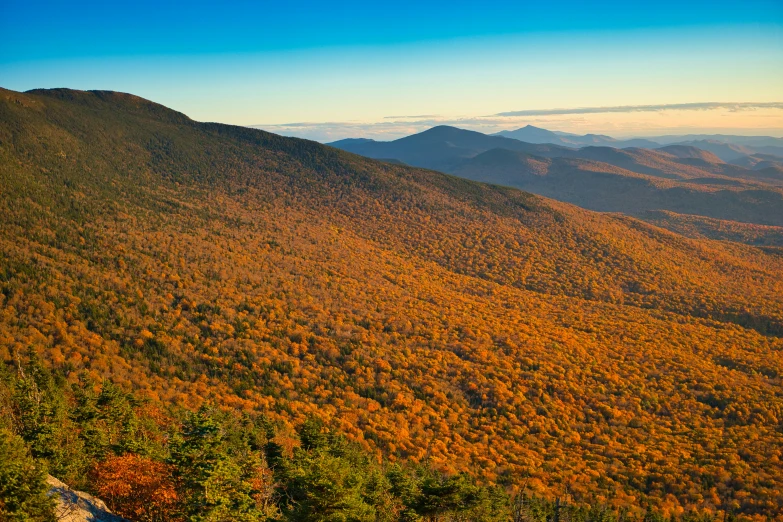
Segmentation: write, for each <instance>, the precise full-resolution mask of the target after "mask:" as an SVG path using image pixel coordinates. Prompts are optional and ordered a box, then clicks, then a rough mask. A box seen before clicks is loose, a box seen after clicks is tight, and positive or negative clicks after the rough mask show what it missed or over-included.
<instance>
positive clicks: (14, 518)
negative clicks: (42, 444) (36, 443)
mask: <svg viewBox="0 0 783 522" xmlns="http://www.w3.org/2000/svg"><path fill="white" fill-rule="evenodd" d="M45 479H46V473H45V472H44V470H43V467H42V466H41V465H40V464H39V463H37V462H36V461H35V460H34V459H33V458H32V457H31V456H30V454H29V453H28V451H27V448H25V444H24V441H23V440H22V439H21V438H20V437H19V436H17V435H14V434H13V433H11V432H10V431H8V430H6V429H0V520H4V521H8V522H28V521H29V522H33V521H36V522H37V521H41V522H49V521H52V522H54V520H56V518H55V515H54V502H53V501H52V499H50V498H49V497H48V496H47V494H46V492H47V490H48V487H47V485H46V480H45Z"/></svg>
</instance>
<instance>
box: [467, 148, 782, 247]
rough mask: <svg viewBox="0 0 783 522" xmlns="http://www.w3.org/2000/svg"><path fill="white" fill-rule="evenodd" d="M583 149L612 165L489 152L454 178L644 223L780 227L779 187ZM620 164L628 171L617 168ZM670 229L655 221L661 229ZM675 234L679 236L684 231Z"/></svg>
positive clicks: (635, 155)
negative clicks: (651, 218) (685, 218)
mask: <svg viewBox="0 0 783 522" xmlns="http://www.w3.org/2000/svg"><path fill="white" fill-rule="evenodd" d="M588 149H589V148H588ZM601 149H603V148H601ZM582 151H585V152H586V153H585V154H583V156H584V157H587V158H601V159H604V160H606V161H607V162H608V161H611V162H612V164H610V163H607V162H601V161H595V160H592V159H581V158H580V159H571V158H562V157H561V158H541V157H537V156H532V155H529V154H524V153H520V152H514V151H510V150H506V149H494V150H491V151H487V152H484V153H482V154H479V155H478V156H476V157H474V158H471V159H470V160H468V161H466V162H464V163H463V164H461V165H460V166H459V167H457V168H455V169H453V170H452V173H453V174H455V175H458V176H461V177H464V178H468V179H473V180H476V181H482V182H486V183H495V184H499V185H506V186H509V187H516V188H520V189H523V190H527V191H530V192H534V193H536V194H541V195H543V196H547V197H551V198H556V199H558V200H561V201H567V202H569V203H573V204H575V205H579V206H581V207H584V208H588V209H592V210H598V211H602V212H623V213H625V214H629V215H633V216H637V217H640V218H642V219H646V218H647V215H648V214H647V213H648V212H650V211H656V210H668V211H673V212H676V213H680V214H691V215H700V216H705V217H711V218H714V219H722V220H724V221H734V222H740V223H742V222H744V223H749V224H759V225H772V226H783V190H781V189H780V188H776V187H772V186H765V185H758V184H756V183H750V182H747V180H742V179H736V178H731V177H728V176H725V175H715V174H711V173H709V172H705V171H703V170H702V169H701V168H700V166H694V167H693V168H690V167H688V168H681V167H678V166H676V165H674V166H673V165H672V164H671V162H667V161H665V160H666V158H663V160H664V161H661V158H660V157H659V155H658V154H656V153H652V152H651V151H647V150H645V149H639V150H633V149H625V150H618V149H608V150H600V149H597V150H595V151H589V150H587V149H582ZM580 152H581V151H580ZM640 153H641V154H640ZM700 161H701V160H700ZM618 164H620V165H625V166H626V167H627V169H623V168H620V167H616V166H615V165H618ZM699 174H701V177H698V176H699ZM667 223H668V221H656V224H658V225H659V226H662V225H663V226H665V225H666V224H667ZM677 230H678V231H679V232H680V233H684V229H681V228H678V229H677ZM706 230H707V229H705V231H706ZM715 237H716V238H717V237H718V236H717V235H716V236H715ZM737 237H741V236H737ZM782 245H783V244H782Z"/></svg>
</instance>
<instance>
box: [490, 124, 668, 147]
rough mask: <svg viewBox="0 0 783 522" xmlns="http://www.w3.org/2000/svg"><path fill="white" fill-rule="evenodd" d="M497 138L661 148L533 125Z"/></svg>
mask: <svg viewBox="0 0 783 522" xmlns="http://www.w3.org/2000/svg"><path fill="white" fill-rule="evenodd" d="M495 136H503V137H504V138H513V139H515V140H520V141H526V142H528V143H552V144H554V145H563V146H566V147H585V146H588V145H607V146H609V147H617V148H625V147H645V148H655V147H660V146H661V144H660V143H656V142H654V141H650V140H647V139H642V138H638V139H630V140H617V139H614V138H612V137H611V136H604V135H602V134H585V135H584V136H579V135H577V134H567V133H556V132H552V131H549V130H546V129H541V128H539V127H534V126H533V125H528V126H526V127H522V128H521V129H517V130H514V131H501V132H498V133H497V134H495Z"/></svg>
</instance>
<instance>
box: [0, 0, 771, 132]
mask: <svg viewBox="0 0 783 522" xmlns="http://www.w3.org/2000/svg"><path fill="white" fill-rule="evenodd" d="M0 86H3V87H6V88H10V89H15V90H27V89H31V88H36V87H61V86H64V87H73V88H80V89H113V90H121V91H127V92H133V93H135V94H139V95H141V96H144V97H147V98H150V99H152V100H155V101H158V102H161V103H164V104H165V105H168V106H171V107H173V108H176V109H179V110H182V111H183V112H185V113H187V114H188V115H190V116H191V117H194V118H196V119H200V120H215V121H223V122H228V123H236V124H243V125H249V124H268V125H270V126H274V125H279V124H287V123H307V124H308V125H316V124H317V125H320V126H321V127H317V128H316V127H315V126H312V129H320V130H315V131H313V133H312V136H313V137H316V138H319V137H321V138H323V139H326V138H333V137H335V135H329V136H323V137H322V136H320V135H318V132H321V133H323V132H325V131H324V129H326V128H327V127H325V126H324V124H327V126H328V125H331V127H329V128H334V129H338V130H333V131H329V132H337V133H339V132H340V131H339V129H340V128H341V127H340V125H346V122H352V124H355V125H358V127H354V128H351V129H350V130H351V132H353V131H356V132H360V131H361V130H362V128H363V127H361V125H375V127H372V128H374V129H375V130H378V129H381V130H383V129H391V128H392V126H391V125H390V122H389V120H390V118H388V117H389V116H412V115H413V116H420V115H426V116H427V117H426V118H413V119H410V118H409V119H407V120H406V121H408V122H411V121H419V120H421V121H425V120H426V121H430V120H433V119H434V120H449V121H451V120H454V121H459V120H460V119H464V120H465V121H466V122H467V123H466V125H465V126H470V125H473V123H471V121H473V120H476V121H479V120H480V119H481V118H484V120H481V121H486V122H487V123H486V125H495V124H496V123H492V122H491V121H490V120H488V119H486V118H485V117H486V116H491V115H493V114H497V113H501V112H508V111H515V110H531V109H548V108H555V107H559V108H563V107H566V108H567V107H592V106H618V105H649V104H671V103H695V102H773V101H783V1H781V0H745V1H742V2H739V1H736V2H721V1H712V2H707V1H700V0H699V1H685V0H681V1H678V2H669V1H659V2H592V3H588V2H573V1H568V0H564V1H559V2H535V3H528V2H520V1H516V2H507V1H496V2H475V1H470V2H467V1H462V0H456V1H451V2H407V1H402V2H399V1H398V2H393V3H392V2H390V3H378V2H370V1H362V2H354V1H350V2H340V1H334V2H330V3H325V2H309V1H304V2H295V3H294V2H284V1H283V2H274V3H273V2H233V3H231V5H228V4H227V3H225V4H224V3H218V2H204V1H199V0H196V1H189V2H146V1H142V2H135V3H120V2H100V3H99V2H75V3H74V2H38V1H35V0H28V1H18V0H3V1H2V3H0ZM770 118H773V119H772V120H770V119H769V118H768V119H767V120H765V121H766V122H767V123H769V122H771V121H773V120H774V122H773V124H772V126H771V127H770V125H768V124H767V128H774V126H775V125H778V120H775V119H774V118H775V116H774V114H773V115H772V116H770ZM477 119H478V120H477ZM574 121H576V120H574ZM596 121H597V120H596ZM721 121H723V120H721ZM726 121H728V120H726ZM502 123H503V122H501V123H497V124H502ZM572 123H573V122H572ZM509 124H511V123H510V122H509ZM604 124H607V125H608V124H610V123H606V122H605V123H604ZM378 125H380V127H378ZM477 125H478V123H477ZM563 125H566V126H568V125H569V123H568V122H567V121H565V120H564V121H563ZM640 125H643V123H640ZM710 125H712V124H710ZM729 126H730V125H729ZM398 127H399V126H398ZM303 128H304V127H303ZM280 129H281V130H285V129H284V128H283V127H280ZM566 130H568V129H566ZM289 132H290V130H289ZM293 133H296V132H293ZM300 133H303V134H306V133H304V132H300ZM392 133H393V132H392Z"/></svg>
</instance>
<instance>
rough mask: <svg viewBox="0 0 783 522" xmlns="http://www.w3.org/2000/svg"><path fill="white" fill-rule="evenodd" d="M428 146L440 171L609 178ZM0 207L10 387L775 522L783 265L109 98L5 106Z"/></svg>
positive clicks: (33, 96)
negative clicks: (113, 394)
mask: <svg viewBox="0 0 783 522" xmlns="http://www.w3.org/2000/svg"><path fill="white" fill-rule="evenodd" d="M435 134H437V136H435V137H434V138H433V142H434V143H435V144H436V145H437V146H438V147H439V148H436V151H437V154H438V155H437V156H436V159H437V161H442V162H443V163H444V164H446V163H451V162H462V161H464V160H465V158H466V157H468V156H467V155H468V154H469V155H470V158H472V161H475V160H478V159H479V158H480V156H477V154H478V152H477V151H479V150H480V149H481V148H482V147H484V146H486V145H487V144H494V143H503V144H506V143H509V142H511V143H514V145H513V146H514V147H518V148H519V149H520V150H516V151H515V153H517V156H516V158H517V160H518V161H520V162H523V163H524V165H525V166H526V168H527V169H528V170H529V171H530V173H529V174H528V176H529V177H533V176H535V175H539V174H536V172H541V173H543V174H542V177H544V178H546V177H547V176H548V175H550V174H549V171H550V169H551V166H552V165H555V164H557V165H560V164H563V165H570V167H569V168H573V169H574V170H575V171H578V172H579V173H580V175H583V174H584V172H585V171H589V168H590V166H591V165H594V163H590V161H589V160H585V159H579V158H541V156H543V155H545V154H550V153H554V151H558V152H562V149H556V148H553V147H550V146H538V145H528V144H521V143H522V142H518V141H516V140H508V139H506V138H499V137H487V136H484V137H482V136H483V135H479V136H472V135H471V136H467V138H470V139H463V137H464V136H466V135H463V134H459V135H452V134H453V133H452V132H451V131H450V130H448V129H438V130H437V131H436V132H435ZM441 134H446V135H447V136H446V138H447V139H445V140H444V139H443V136H442V135H441ZM435 138H437V139H435ZM398 141H402V140H398ZM393 143H396V142H393ZM476 143H480V146H477V145H476ZM516 143H520V144H521V145H516ZM357 145H358V146H362V147H364V146H367V147H376V145H377V144H372V143H362V144H357ZM393 147H397V148H398V150H404V151H405V154H406V157H404V158H403V157H396V158H395V157H394V156H391V155H389V154H388V153H385V154H384V157H387V158H389V157H391V158H395V159H399V160H401V161H405V162H406V163H408V162H409V160H411V159H416V158H419V157H422V156H419V155H421V154H424V153H425V152H427V148H426V147H423V146H422V147H419V145H418V144H417V143H412V142H411V140H408V141H403V143H402V144H400V143H397V144H396V145H393ZM381 148H383V149H385V150H384V151H383V152H386V151H387V150H388V147H387V146H385V145H384V146H383V147H379V148H378V149H377V150H380V149H381ZM493 148H496V147H493ZM501 149H502V147H501ZM373 150H376V149H373ZM566 150H568V149H566ZM528 151H529V152H528ZM492 152H493V153H495V154H500V155H508V152H507V151H501V152H499V153H497V152H495V151H492ZM537 152H538V153H540V154H536V153H537ZM522 153H524V154H522ZM530 154H536V157H533V156H531V155H530ZM473 156H476V157H473ZM671 157H672V158H673V157H674V156H671ZM484 159H487V158H484ZM501 159H503V158H501ZM512 159H513V158H512ZM406 160H407V161H406ZM489 160H492V158H491V157H490V158H489ZM602 168H603V167H602ZM615 168H617V169H618V171H619V167H615ZM537 169H539V170H537ZM512 174H513V173H512ZM602 175H606V174H605V173H603V174H602ZM612 175H613V174H612ZM621 177H622V179H624V180H637V179H640V180H642V181H643V182H644V183H649V182H651V181H650V180H651V179H653V177H652V176H648V175H644V174H639V173H635V172H631V171H624V172H621ZM655 179H656V180H657V182H660V183H668V182H671V180H665V179H662V178H655ZM633 182H634V183H635V181H633ZM690 182H693V180H691V181H690ZM0 186H2V191H1V192H0V224H1V225H0V311H2V314H0V358H2V359H3V360H4V361H5V362H6V363H8V364H13V361H14V360H15V357H16V354H17V353H18V352H19V351H20V350H24V349H26V348H28V347H31V348H32V349H34V350H35V351H37V352H39V353H40V354H41V355H42V356H43V357H44V358H45V359H46V360H47V361H48V364H49V365H50V366H51V367H52V368H53V369H56V370H57V371H59V372H61V373H62V375H64V379H66V380H67V382H72V383H77V382H78V381H79V375H80V374H81V373H82V372H84V373H86V374H87V375H89V376H90V377H92V378H94V379H96V380H100V379H109V378H110V379H111V380H113V381H114V382H116V383H117V385H118V386H119V387H121V388H123V389H126V390H133V391H134V393H136V394H139V395H140V396H143V397H147V398H148V399H149V400H151V401H157V402H169V403H176V404H182V405H186V406H189V407H197V406H198V405H199V404H202V403H203V402H205V401H212V402H215V403H217V404H220V405H222V406H223V407H225V408H231V409H235V410H239V411H245V412H253V413H263V414H264V415H266V416H267V417H268V418H269V419H272V420H274V421H276V422H283V423H286V422H287V423H297V422H302V420H303V419H305V418H306V417H307V416H311V415H315V416H317V417H320V418H321V419H323V420H324V421H325V422H326V423H327V424H329V425H330V426H332V427H334V428H338V429H340V430H341V431H343V432H344V433H346V434H348V436H349V437H350V438H351V439H352V440H354V441H356V442H357V443H358V444H360V445H361V446H362V447H364V448H365V449H366V450H367V451H369V452H377V453H378V454H382V455H385V456H386V458H388V459H390V460H392V461H402V462H427V463H429V464H430V465H432V466H434V467H436V468H438V469H440V470H442V471H443V472H444V473H448V474H452V473H455V472H457V471H466V472H469V473H471V474H473V475H474V476H476V477H479V478H480V479H481V480H483V481H487V482H493V483H498V484H501V485H505V486H511V485H512V484H520V483H521V482H524V483H525V484H526V485H527V487H528V488H530V489H532V490H533V491H536V492H538V493H540V494H543V495H549V496H554V495H562V494H564V492H565V491H566V490H567V491H568V494H569V495H570V496H571V497H572V498H574V499H575V500H576V501H588V500H590V499H592V500H597V501H599V502H607V503H611V504H612V505H616V506H622V505H628V506H631V505H640V504H645V503H650V504H651V505H654V506H656V507H657V508H659V509H661V510H662V511H664V512H665V513H670V514H680V513H683V512H684V510H687V509H701V510H706V511H707V512H717V511H719V510H732V512H734V513H741V514H745V515H747V516H753V515H755V516H760V515H769V516H780V515H781V506H782V505H783V503H781V498H780V491H781V490H783V471H782V468H781V466H780V458H781V457H783V455H781V448H783V431H781V429H780V426H781V419H783V397H781V394H780V385H781V378H783V356H781V354H783V277H781V274H783V255H782V254H781V251H780V249H777V248H755V247H751V246H747V245H743V244H738V243H732V242H724V241H712V240H706V239H700V240H696V239H689V238H686V237H683V236H681V235H679V234H676V233H672V232H669V231H667V230H664V229H662V228H659V227H657V226H654V225H651V224H648V223H645V222H643V221H640V220H638V219H634V218H632V217H628V216H623V215H610V214H600V213H595V212H591V211H588V210H584V209H581V208H578V207H575V206H572V205H569V204H566V203H561V202H557V201H554V200H550V199H546V198H543V197H540V196H536V195H533V194H530V193H526V192H521V191H519V190H516V189H513V188H508V187H501V186H497V185H487V184H482V183H478V182H475V181H470V180H466V179H463V178H459V177H455V176H450V175H446V174H442V173H439V172H434V171H428V170H422V169H416V168H411V167H407V166H403V165H396V164H392V163H388V162H379V161H374V160H371V159H367V158H363V157H360V156H357V155H354V154H350V153H348V152H344V151H340V150H337V149H335V148H332V147H326V146H323V145H319V144H317V143H314V142H309V141H304V140H297V139H292V138H282V137H280V136H276V135H273V134H269V133H266V132H263V131H258V130H253V129H247V128H241V127H232V126H227V125H220V124H215V123H199V122H195V121H192V120H190V119H189V118H188V117H186V116H185V115H183V114H180V113H177V112H175V111H171V110H169V109H166V108H165V107H162V106H160V105H157V104H154V103H152V102H149V101H147V100H143V99H141V98H138V97H135V96H132V95H127V94H121V93H114V92H106V91H90V92H84V91H72V90H64V89H58V90H47V91H31V92H29V93H17V92H13V91H8V90H2V91H0ZM749 441H752V444H749Z"/></svg>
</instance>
